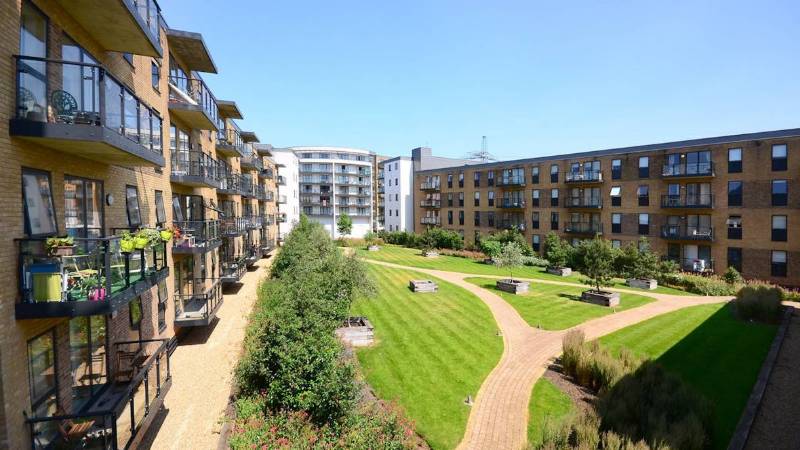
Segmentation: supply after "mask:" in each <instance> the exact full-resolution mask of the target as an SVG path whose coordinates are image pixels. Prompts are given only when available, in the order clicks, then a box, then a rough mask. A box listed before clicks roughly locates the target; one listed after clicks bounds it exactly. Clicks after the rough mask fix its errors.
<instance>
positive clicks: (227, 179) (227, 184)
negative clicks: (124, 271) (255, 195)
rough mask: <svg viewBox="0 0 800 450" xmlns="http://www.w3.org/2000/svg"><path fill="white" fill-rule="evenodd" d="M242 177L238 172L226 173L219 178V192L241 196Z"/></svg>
mask: <svg viewBox="0 0 800 450" xmlns="http://www.w3.org/2000/svg"><path fill="white" fill-rule="evenodd" d="M241 181H242V176H241V175H240V174H238V173H236V172H228V171H226V172H225V174H224V175H221V176H220V178H219V188H218V189H219V190H220V191H223V192H222V193H228V194H239V193H240V191H241Z"/></svg>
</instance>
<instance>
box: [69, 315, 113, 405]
mask: <svg viewBox="0 0 800 450" xmlns="http://www.w3.org/2000/svg"><path fill="white" fill-rule="evenodd" d="M106 329H107V326H106V318H105V316H88V317H75V318H73V319H71V320H70V321H69V355H70V368H71V370H72V410H78V409H80V408H81V407H82V406H83V405H85V404H86V403H87V402H88V401H89V399H91V398H92V396H93V395H94V394H96V393H97V392H98V391H99V390H100V388H101V387H102V386H103V385H105V384H106V383H107V382H108V376H107V372H106V367H107V365H106V364H107V358H106V353H107V352H106Z"/></svg>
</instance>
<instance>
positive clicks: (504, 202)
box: [497, 198, 525, 209]
mask: <svg viewBox="0 0 800 450" xmlns="http://www.w3.org/2000/svg"><path fill="white" fill-rule="evenodd" d="M497 207H498V208H502V209H523V208H525V200H522V199H515V198H499V199H497Z"/></svg>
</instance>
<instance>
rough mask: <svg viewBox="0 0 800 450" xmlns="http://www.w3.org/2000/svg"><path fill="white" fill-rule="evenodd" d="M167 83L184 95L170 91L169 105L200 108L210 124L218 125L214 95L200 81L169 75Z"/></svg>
mask: <svg viewBox="0 0 800 450" xmlns="http://www.w3.org/2000/svg"><path fill="white" fill-rule="evenodd" d="M169 82H170V84H172V85H173V86H175V87H176V88H178V90H179V91H181V92H182V93H183V94H185V95H178V94H176V93H174V92H172V90H170V93H169V101H170V103H187V104H194V105H197V106H200V107H201V108H203V111H205V112H206V113H207V114H208V116H209V118H210V119H211V122H213V123H214V124H217V123H218V119H219V108H218V107H217V99H216V98H214V94H212V93H211V90H210V89H209V88H208V86H206V83H205V82H204V81H203V80H202V79H200V78H187V77H185V76H182V75H170V76H169ZM187 97H188V98H187ZM189 99H191V101H189Z"/></svg>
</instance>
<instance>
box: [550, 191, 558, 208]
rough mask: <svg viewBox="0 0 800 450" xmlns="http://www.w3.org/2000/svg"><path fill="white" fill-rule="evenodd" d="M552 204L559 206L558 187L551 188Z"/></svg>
mask: <svg viewBox="0 0 800 450" xmlns="http://www.w3.org/2000/svg"><path fill="white" fill-rule="evenodd" d="M550 206H558V189H551V190H550Z"/></svg>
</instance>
